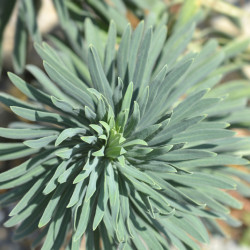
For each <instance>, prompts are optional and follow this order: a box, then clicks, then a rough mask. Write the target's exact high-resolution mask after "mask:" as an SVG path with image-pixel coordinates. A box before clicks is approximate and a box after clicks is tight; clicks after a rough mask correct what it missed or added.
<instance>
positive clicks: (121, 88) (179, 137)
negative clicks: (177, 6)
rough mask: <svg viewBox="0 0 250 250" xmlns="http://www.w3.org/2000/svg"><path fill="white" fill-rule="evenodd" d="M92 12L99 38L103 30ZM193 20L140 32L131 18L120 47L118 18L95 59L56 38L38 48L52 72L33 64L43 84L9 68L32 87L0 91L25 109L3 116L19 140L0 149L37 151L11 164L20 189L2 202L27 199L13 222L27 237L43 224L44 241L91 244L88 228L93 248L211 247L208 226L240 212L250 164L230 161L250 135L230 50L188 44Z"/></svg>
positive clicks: (12, 184) (14, 186)
mask: <svg viewBox="0 0 250 250" xmlns="http://www.w3.org/2000/svg"><path fill="white" fill-rule="evenodd" d="M87 22H88V23H87V25H86V26H87V28H89V29H88V32H90V36H89V40H91V35H92V36H95V37H96V35H97V33H98V32H97V33H95V32H91V31H93V29H94V26H93V24H92V23H91V22H90V21H89V20H88V21H87ZM193 29H194V26H193V25H192V24H190V23H188V24H186V25H185V26H184V27H182V28H181V29H178V30H176V31H175V32H174V33H173V34H172V35H171V36H170V37H169V38H168V39H167V40H166V35H167V30H166V26H165V25H160V24H159V25H158V26H155V27H154V28H153V27H148V26H147V25H145V24H144V22H143V21H142V22H141V23H140V24H139V25H138V27H137V28H136V29H135V31H133V32H132V30H131V27H130V25H128V26H127V28H126V30H125V31H124V33H123V36H122V38H121V41H120V43H119V48H118V50H117V49H116V46H117V37H116V26H115V24H114V23H113V22H111V24H110V27H109V33H108V36H107V42H106V46H105V47H103V46H101V45H100V44H102V43H101V42H100V43H98V41H97V40H96V41H95V44H94V45H93V44H90V45H89V47H88V58H87V63H88V69H87V67H86V66H85V64H84V63H83V62H81V61H80V60H79V59H77V58H78V57H77V55H76V54H74V53H73V52H70V53H66V52H68V50H66V49H62V50H61V51H60V53H58V52H57V51H56V50H55V49H53V48H52V47H50V46H49V45H47V44H46V43H44V44H43V45H42V46H41V45H36V50H37V52H38V53H39V55H40V56H41V58H42V59H43V61H44V68H45V70H46V72H47V74H48V76H49V77H48V76H47V75H46V74H44V73H43V72H42V71H41V70H40V69H38V68H37V67H35V66H31V65H30V66H28V67H27V68H28V70H29V71H30V72H31V73H32V74H33V75H34V77H35V78H36V79H37V84H38V85H36V86H35V85H31V84H29V83H26V82H25V81H23V80H22V79H21V78H19V77H18V76H16V75H14V74H11V73H10V74H9V77H10V80H11V81H12V82H13V84H14V85H15V86H16V87H17V88H18V89H19V90H20V91H21V92H23V93H24V94H25V95H26V96H27V97H28V99H29V101H22V100H19V99H17V98H15V97H13V96H10V95H8V94H4V93H2V94H1V95H0V100H1V102H2V103H4V104H5V105H7V106H9V107H10V108H11V110H12V111H13V112H14V113H15V114H16V115H18V116H20V117H22V118H24V121H23V122H15V123H12V124H10V127H9V128H0V135H1V136H2V137H5V138H9V139H15V140H19V142H15V143H1V144H0V149H1V151H0V160H13V159H18V158H23V157H26V156H29V158H28V159H26V161H24V162H23V163H22V164H20V165H19V166H17V167H15V168H13V169H10V170H8V171H6V172H4V173H1V174H0V188H1V189H10V190H9V191H8V192H6V193H4V194H1V195H0V204H2V205H8V204H11V203H16V202H17V201H18V203H17V204H16V206H15V207H14V209H13V210H12V211H11V213H10V216H11V218H10V219H9V220H8V221H7V222H6V223H5V226H7V227H12V226H15V225H18V228H17V230H16V234H15V236H14V238H15V239H17V240H18V239H22V238H24V237H27V236H28V235H30V234H32V233H33V232H34V231H35V230H37V229H38V228H40V234H39V236H38V237H37V238H36V239H35V240H34V242H33V247H35V246H37V245H38V244H40V243H41V242H43V247H42V249H44V250H48V249H60V247H62V246H63V245H64V246H67V249H79V248H80V244H81V242H82V239H83V237H85V245H86V248H87V249H107V250H109V249H117V248H118V249H139V250H141V249H144V248H146V249H159V250H160V249H170V247H171V246H173V245H174V246H176V247H177V248H178V249H199V245H198V244H197V243H196V242H197V241H198V242H208V239H209V236H208V232H207V230H209V231H210V232H213V233H220V234H222V231H221V229H220V227H219V226H218V225H217V222H216V219H223V220H225V221H227V222H228V223H229V224H231V225H237V224H238V221H236V220H235V219H233V218H231V217H230V216H229V209H228V206H231V207H234V208H241V204H240V203H239V202H238V201H237V200H235V199H234V198H233V197H231V196H230V195H229V194H227V193H226V192H225V190H226V189H236V185H237V184H238V185H239V187H240V192H242V193H243V194H246V193H247V192H248V190H249V187H247V185H246V184H244V183H242V182H241V181H240V180H239V179H232V178H230V176H232V175H234V176H237V177H238V178H243V179H244V180H247V181H248V180H249V175H247V174H242V173H241V172H240V171H238V170H236V169H232V168H229V167H226V165H228V164H241V165H246V164H248V161H247V160H246V159H243V158H241V157H239V156H237V152H235V149H232V146H231V147H230V145H232V144H234V145H238V149H239V150H240V149H241V148H242V147H245V146H246V144H247V143H249V141H245V140H243V139H241V138H236V137H234V132H232V131H230V130H228V129H226V128H227V127H228V126H229V124H228V123H226V122H225V121H226V120H228V121H230V122H232V123H234V122H237V117H235V115H234V114H232V113H231V111H230V110H231V109H230V101H227V100H223V98H221V97H218V92H220V91H217V92H216V88H215V91H213V87H214V86H215V85H216V84H217V83H218V82H219V80H220V77H221V76H220V75H219V74H220V72H218V73H217V72H215V71H214V70H215V69H217V68H218V67H219V65H220V64H221V62H222V61H223V53H222V52H220V51H218V49H217V44H216V42H215V41H211V42H209V43H208V44H206V45H205V46H204V49H203V50H202V51H201V52H200V53H199V54H194V53H186V54H185V55H183V54H182V52H183V51H184V50H185V48H186V46H187V44H188V43H189V41H190V39H191V37H192V32H193ZM90 42H91V41H90ZM58 44H60V43H59V41H57V45H58ZM86 45H87V44H86ZM87 46H88V45H87ZM211 72H214V73H213V74H211ZM209 88H212V90H210V91H209ZM219 94H221V93H219ZM224 99H225V98H224ZM241 103H242V104H241V105H240V106H239V107H238V109H241V110H244V109H245V105H246V102H242V101H241ZM29 121H31V122H32V123H30V122H29ZM20 140H23V142H22V141H20ZM67 236H69V237H67ZM190 236H191V237H190ZM44 238H45V240H44V241H43V239H44Z"/></svg>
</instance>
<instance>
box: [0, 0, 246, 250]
mask: <svg viewBox="0 0 250 250" xmlns="http://www.w3.org/2000/svg"><path fill="white" fill-rule="evenodd" d="M102 1H104V0H102ZM102 1H100V2H102ZM28 2H29V3H28ZM56 2H57V1H51V0H40V1H36V0H33V1H31V0H30V1H25V0H16V1H14V0H0V48H1V51H0V75H1V77H0V91H3V92H7V93H10V94H12V95H14V96H18V97H19V98H25V97H24V96H22V94H21V93H20V92H19V91H18V90H17V89H15V88H14V87H13V86H12V85H11V83H10V82H9V80H8V78H7V74H6V73H7V72H8V71H14V72H15V73H17V74H19V75H21V76H22V78H24V79H25V80H26V81H28V82H32V81H33V80H34V79H33V77H32V75H31V74H30V73H29V72H28V71H27V70H25V65H26V64H35V65H37V66H39V67H40V68H42V62H41V60H40V58H39V57H38V55H37V54H36V52H35V50H34V49H33V42H41V41H42V40H46V41H47V42H49V43H51V44H53V41H55V40H53V37H57V38H58V39H59V40H60V39H64V36H65V34H66V36H67V34H68V33H67V32H70V30H69V29H67V27H66V26H67V25H66V23H65V20H63V18H61V17H60V13H59V11H58V9H57V6H56ZM104 2H105V6H107V9H102V8H101V7H100V6H101V4H100V5H99V1H96V0H86V1H83V0H74V1H70V0H66V3H67V8H68V9H69V13H70V18H71V20H73V21H74V22H75V23H76V24H77V26H78V27H79V30H81V27H82V25H83V22H84V20H85V18H86V17H90V18H92V19H94V20H95V21H96V22H98V23H101V25H102V27H103V29H104V30H105V29H107V26H108V22H109V20H110V19H114V20H115V21H116V22H118V23H119V25H120V26H119V27H121V29H120V30H121V31H122V27H123V23H124V22H125V23H126V22H127V20H129V21H130V22H131V23H132V26H133V27H136V25H137V24H138V22H139V21H140V19H142V18H144V17H147V16H148V15H149V14H150V13H151V12H154V13H155V15H156V16H157V15H158V14H159V13H162V11H165V12H166V13H168V19H169V22H168V28H169V30H170V33H171V29H172V28H173V27H174V25H176V24H177V25H178V24H179V23H180V24H181V22H185V21H187V20H188V19H190V18H191V17H193V16H195V15H196V14H197V13H198V12H199V11H202V17H201V18H198V21H197V22H198V25H197V28H196V31H195V35H194V38H193V40H192V43H191V44H190V45H189V49H190V50H194V51H197V52H199V50H200V48H201V46H202V45H203V44H204V43H205V42H206V41H207V40H209V39H212V38H216V39H217V40H218V41H219V45H220V46H221V48H223V49H224V50H225V52H226V53H227V57H228V59H227V62H226V63H225V65H224V66H223V69H222V70H223V72H224V73H226V77H225V78H223V80H222V83H223V82H229V83H230V88H234V89H235V95H236V96H234V98H237V96H246V97H247V98H249V97H250V46H249V41H250V40H249V38H250V0H224V1H222V0H145V1H144V0H130V1H123V2H124V4H123V6H122V7H121V8H118V7H119V6H118V7H117V5H116V4H117V3H119V2H120V1H117V0H106V1H104ZM120 10H121V12H120V13H119V11H120ZM115 11H116V12H115ZM115 13H119V15H117V14H115ZM52 36H53V37H52ZM83 36H84V34H83ZM57 46H58V43H57ZM227 84H228V83H227ZM228 86H229V85H228ZM16 119H17V118H16V117H15V116H13V115H12V114H11V113H10V112H9V111H8V110H7V109H6V108H5V107H3V106H1V105H0V126H1V127H6V126H7V124H8V123H9V122H10V121H14V120H16ZM234 129H235V130H236V131H237V132H238V134H239V135H243V136H249V135H250V123H249V122H243V123H242V124H240V125H239V126H238V127H237V128H234ZM0 140H2V139H0ZM17 163H18V162H13V161H12V162H0V172H2V171H4V170H6V169H9V168H11V167H13V166H16V165H17ZM234 167H236V168H241V169H242V168H243V167H242V166H234ZM246 171H247V170H246ZM1 192H5V191H1ZM232 195H233V196H235V197H236V198H237V199H239V200H240V201H242V203H243V204H244V205H243V210H241V211H238V210H232V214H233V216H234V217H236V218H237V219H239V220H240V221H242V225H239V226H238V227H236V228H233V227H229V226H228V225H226V224H223V223H222V222H221V225H222V227H223V228H224V230H225V232H226V233H227V235H228V238H227V239H223V238H220V237H218V236H213V237H211V243H210V244H209V245H207V246H202V248H203V249H206V250H231V249H232V250H233V249H235V250H236V249H250V198H248V197H250V194H245V195H244V196H245V197H243V196H241V195H239V194H237V193H234V192H232ZM10 210H11V207H9V208H1V207H0V250H21V249H23V250H24V249H30V241H29V240H28V239H26V240H23V241H20V242H14V241H12V239H11V238H12V234H13V231H12V230H13V229H6V228H4V227H3V226H2V225H3V223H4V221H5V220H6V218H7V217H8V213H9V212H10ZM38 249H39V248H38Z"/></svg>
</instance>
